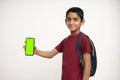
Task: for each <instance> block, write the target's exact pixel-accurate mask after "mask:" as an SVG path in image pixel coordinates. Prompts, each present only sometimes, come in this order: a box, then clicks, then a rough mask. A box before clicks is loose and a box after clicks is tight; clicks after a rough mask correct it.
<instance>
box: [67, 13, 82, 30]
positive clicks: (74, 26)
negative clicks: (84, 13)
mask: <svg viewBox="0 0 120 80" xmlns="http://www.w3.org/2000/svg"><path fill="white" fill-rule="evenodd" d="M65 22H66V25H67V27H68V29H69V30H70V31H71V32H76V31H79V30H80V26H81V25H83V24H84V20H81V18H80V17H79V16H78V15H77V13H75V12H69V13H68V15H67V17H66V20H65Z"/></svg>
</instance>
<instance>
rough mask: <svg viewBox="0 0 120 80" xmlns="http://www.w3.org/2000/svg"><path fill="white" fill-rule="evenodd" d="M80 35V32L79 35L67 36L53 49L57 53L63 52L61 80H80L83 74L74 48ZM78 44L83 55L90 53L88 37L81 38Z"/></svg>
mask: <svg viewBox="0 0 120 80" xmlns="http://www.w3.org/2000/svg"><path fill="white" fill-rule="evenodd" d="M80 34H83V33H82V32H80V33H79V34H76V35H70V36H68V37H67V38H65V39H64V40H62V41H61V43H60V44H59V45H57V46H56V47H55V49H56V50H58V51H59V52H63V60H62V80H82V75H83V74H82V69H81V64H80V58H79V56H78V53H77V48H76V43H77V39H78V36H79V35H80ZM80 44H81V46H82V47H81V50H82V53H83V54H84V53H86V52H88V53H91V49H90V42H89V38H88V36H83V38H82V39H81V43H80Z"/></svg>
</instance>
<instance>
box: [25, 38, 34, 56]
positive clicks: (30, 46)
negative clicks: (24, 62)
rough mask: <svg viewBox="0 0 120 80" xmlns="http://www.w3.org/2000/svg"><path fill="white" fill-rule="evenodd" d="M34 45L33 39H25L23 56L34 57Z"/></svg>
mask: <svg viewBox="0 0 120 80" xmlns="http://www.w3.org/2000/svg"><path fill="white" fill-rule="evenodd" d="M34 43H35V39H34V38H26V49H25V54H26V55H27V56H33V55H34Z"/></svg>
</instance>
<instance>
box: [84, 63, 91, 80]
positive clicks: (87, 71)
mask: <svg viewBox="0 0 120 80" xmlns="http://www.w3.org/2000/svg"><path fill="white" fill-rule="evenodd" d="M90 70H91V65H90V64H88V65H86V66H85V67H84V72H83V80H89V77H90Z"/></svg>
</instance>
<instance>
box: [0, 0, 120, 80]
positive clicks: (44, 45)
mask: <svg viewBox="0 0 120 80" xmlns="http://www.w3.org/2000/svg"><path fill="white" fill-rule="evenodd" d="M119 5H120V1H119V0H0V80H61V66H62V54H58V55H56V56H55V57H54V58H52V59H46V58H42V57H39V56H36V55H35V56H31V57H29V56H25V52H24V50H23V48H22V46H23V45H24V41H25V38H26V37H35V40H36V42H35V44H36V46H37V47H38V48H39V49H41V50H51V49H53V48H54V47H55V46H56V45H58V44H59V42H60V41H61V40H62V39H63V38H65V37H66V36H68V35H69V30H68V29H67V27H66V25H65V22H64V20H65V13H66V11H67V9H69V8H70V7H73V6H78V7H81V8H82V9H83V10H84V12H85V20H86V23H85V25H84V26H82V28H81V30H82V32H84V33H86V34H88V35H89V36H90V37H91V38H92V40H93V41H94V44H95V46H96V49H97V57H98V67H97V72H96V75H95V76H94V77H92V78H91V79H90V80H120V76H119V71H120V69H119V68H120V62H119V58H120V54H119V53H120V50H119V45H120V43H119V41H120V38H119V37H120V36H119V29H120V28H119V26H120V16H119V14H120V7H119Z"/></svg>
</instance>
